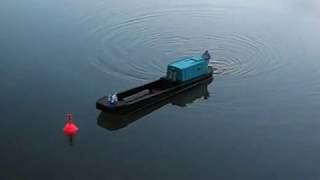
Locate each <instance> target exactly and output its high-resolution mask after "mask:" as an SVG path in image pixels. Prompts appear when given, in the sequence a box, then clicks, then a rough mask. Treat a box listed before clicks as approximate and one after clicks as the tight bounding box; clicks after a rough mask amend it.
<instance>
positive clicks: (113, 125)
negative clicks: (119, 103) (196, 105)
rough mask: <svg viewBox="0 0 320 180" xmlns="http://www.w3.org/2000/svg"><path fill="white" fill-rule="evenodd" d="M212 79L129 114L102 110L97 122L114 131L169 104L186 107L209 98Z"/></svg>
mask: <svg viewBox="0 0 320 180" xmlns="http://www.w3.org/2000/svg"><path fill="white" fill-rule="evenodd" d="M212 81H213V78H212V77H211V78H209V79H207V80H204V81H201V83H200V84H198V85H197V86H195V87H192V88H190V89H188V90H186V91H183V92H182V93H180V94H178V95H176V96H171V97H169V98H168V99H166V100H163V101H160V102H158V103H155V104H153V105H150V106H148V107H146V108H144V109H140V110H139V111H135V112H130V113H127V114H117V113H109V112H101V113H100V114H99V116H98V118H97V124H98V126H100V127H102V128H105V129H107V130H109V131H114V130H119V129H122V128H125V127H127V126H128V125H129V124H131V123H133V122H135V121H137V120H139V119H143V117H145V116H147V115H148V114H151V113H153V112H154V111H157V110H158V109H160V108H162V107H163V106H166V105H168V104H172V105H173V106H178V107H181V108H185V107H187V105H188V104H192V103H193V102H194V101H195V100H197V99H204V100H206V99H208V98H209V97H210V93H209V91H208V85H209V84H210V83H211V82H212Z"/></svg>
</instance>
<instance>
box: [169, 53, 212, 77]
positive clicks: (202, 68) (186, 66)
mask: <svg viewBox="0 0 320 180" xmlns="http://www.w3.org/2000/svg"><path fill="white" fill-rule="evenodd" d="M209 59H210V54H209V52H208V51H206V52H205V53H204V54H203V55H202V57H191V58H185V59H180V60H178V61H175V62H173V63H170V64H169V65H168V68H167V79H170V80H171V81H179V82H183V81H187V80H190V79H193V78H196V77H199V76H201V75H205V74H207V73H208V63H209Z"/></svg>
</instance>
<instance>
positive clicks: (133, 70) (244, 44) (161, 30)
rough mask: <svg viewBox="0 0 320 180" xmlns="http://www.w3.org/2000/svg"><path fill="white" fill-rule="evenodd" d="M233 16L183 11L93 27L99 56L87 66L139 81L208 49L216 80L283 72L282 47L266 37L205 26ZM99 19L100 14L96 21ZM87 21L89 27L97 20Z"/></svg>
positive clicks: (210, 10)
mask: <svg viewBox="0 0 320 180" xmlns="http://www.w3.org/2000/svg"><path fill="white" fill-rule="evenodd" d="M230 11H235V9H234V8H230V7H227V8H224V7H218V8H217V7H202V8H197V9H193V8H191V7H180V8H172V9H165V10H159V11H150V12H142V13H138V14H136V15H132V16H130V18H127V19H123V20H121V21H119V22H117V23H114V22H106V23H100V24H98V25H96V26H93V25H92V24H91V26H93V27H92V29H91V30H90V31H89V33H88V34H87V37H88V38H95V39H98V41H99V44H98V45H97V46H98V47H97V48H98V55H97V56H95V57H92V58H89V61H90V63H91V64H92V65H93V66H94V67H96V68H97V69H98V70H100V71H102V72H106V73H107V74H108V75H111V76H115V77H117V78H122V79H133V80H137V81H150V80H153V79H156V78H158V77H159V76H161V75H163V74H164V73H165V65H166V64H167V63H169V62H170V61H172V60H173V59H174V58H176V57H180V56H190V55H194V54H196V55H197V54H199V53H201V52H203V51H204V50H205V49H209V51H210V52H211V53H212V56H213V60H212V61H211V62H210V63H211V64H212V65H213V66H214V68H215V69H216V72H215V74H216V76H221V77H233V78H249V77H255V76H258V75H261V74H264V73H270V72H272V71H274V70H277V69H279V68H280V67H282V66H283V64H282V61H281V54H280V51H279V50H278V48H279V47H277V44H276V43H275V42H272V41H271V40H270V39H268V38H266V37H263V36H261V37H260V36H259V37H257V36H255V35H248V34H245V33H241V32H223V31H222V30H221V31H219V30H216V31H212V30H210V29H209V28H202V27H201V25H203V24H204V23H211V24H214V23H215V22H219V21H223V20H224V19H225V18H226V17H228V14H229V12H230ZM100 16H101V13H97V17H96V18H101V17H100ZM84 19H85V20H84V23H85V22H88V21H90V20H92V19H94V16H93V15H91V16H90V17H86V18H84ZM200 20H201V21H200ZM106 21H107V20H106ZM188 21H192V22H188ZM194 22H195V24H194ZM197 23H198V24H197ZM89 24H90V23H89ZM194 28H197V29H199V32H198V33H195V31H194V30H193V29H194ZM217 28H218V27H217Z"/></svg>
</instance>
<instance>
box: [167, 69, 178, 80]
mask: <svg viewBox="0 0 320 180" xmlns="http://www.w3.org/2000/svg"><path fill="white" fill-rule="evenodd" d="M167 78H168V79H170V80H172V81H176V79H177V72H176V71H174V70H171V69H168V72H167Z"/></svg>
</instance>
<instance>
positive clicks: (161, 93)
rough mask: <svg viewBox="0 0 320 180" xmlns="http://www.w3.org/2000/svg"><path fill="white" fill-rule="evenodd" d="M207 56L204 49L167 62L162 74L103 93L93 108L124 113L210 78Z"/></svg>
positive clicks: (148, 104) (161, 99) (211, 69)
mask: <svg viewBox="0 0 320 180" xmlns="http://www.w3.org/2000/svg"><path fill="white" fill-rule="evenodd" d="M210 58H211V56H210V54H209V52H208V51H205V52H204V53H203V54H202V56H201V57H189V58H183V59H179V60H177V61H175V62H173V63H170V64H169V65H168V66H167V74H166V76H164V77H161V78H160V79H158V80H156V81H153V82H150V83H148V84H144V85H141V86H138V87H135V88H132V89H129V90H126V91H123V92H120V93H117V94H113V95H112V96H104V97H102V98H100V99H99V100H98V101H97V102H96V108H97V109H99V110H101V111H104V112H111V113H121V114H126V113H129V112H134V111H138V110H140V109H144V108H146V107H148V106H150V105H153V104H156V103H158V102H161V101H164V100H166V99H168V98H170V97H172V96H175V95H177V94H179V93H181V92H184V91H186V90H188V89H190V88H192V87H195V86H197V85H198V84H200V83H201V82H202V81H205V80H208V79H210V78H212V74H213V68H212V67H211V66H209V60H210Z"/></svg>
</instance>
